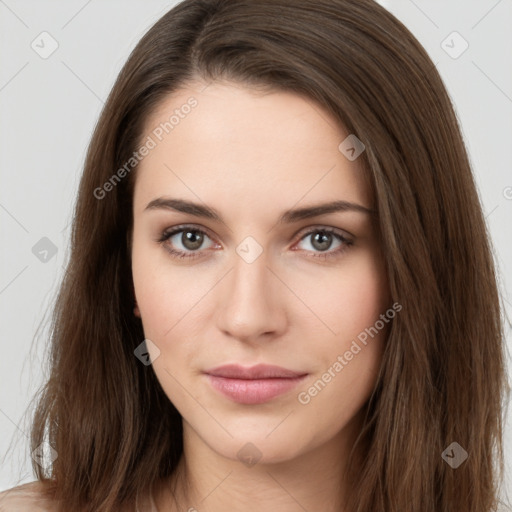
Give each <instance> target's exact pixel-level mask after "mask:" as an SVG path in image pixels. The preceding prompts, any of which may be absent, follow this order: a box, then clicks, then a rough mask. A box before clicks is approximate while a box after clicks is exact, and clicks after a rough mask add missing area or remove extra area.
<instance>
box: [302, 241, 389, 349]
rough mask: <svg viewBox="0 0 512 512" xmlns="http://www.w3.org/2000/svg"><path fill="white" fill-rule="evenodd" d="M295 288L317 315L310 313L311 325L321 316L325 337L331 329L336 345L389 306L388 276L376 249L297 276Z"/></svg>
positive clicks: (370, 322) (363, 327)
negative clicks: (307, 274) (326, 267)
mask: <svg viewBox="0 0 512 512" xmlns="http://www.w3.org/2000/svg"><path fill="white" fill-rule="evenodd" d="M301 281H302V283H301ZM295 289H296V290H299V293H298V295H299V296H301V297H305V298H306V300H305V302H306V304H307V305H308V306H309V307H310V309H311V310H312V311H313V312H314V313H315V314H316V315H317V316H315V315H309V317H310V319H311V322H312V326H313V324H314V325H316V324H318V319H320V320H321V321H322V323H323V324H324V326H326V328H328V330H325V333H326V336H328V335H329V332H328V331H330V332H331V334H333V336H332V338H333V340H334V342H335V344H336V346H337V347H338V348H339V347H340V343H342V344H343V343H345V341H348V340H351V339H352V338H353V337H356V336H357V335H358V334H359V333H360V332H361V331H363V330H364V329H365V328H367V327H369V326H371V325H373V324H374V323H375V321H376V320H377V319H378V318H379V315H380V314H382V313H384V312H385V311H386V309H387V308H388V307H389V305H390V304H389V301H390V298H389V293H388V283H387V277H386V273H385V270H384V266H383V264H382V259H381V258H380V257H379V253H378V252H377V251H370V250H364V251H363V250H361V251H358V253H357V254H355V253H354V254H353V255H352V256H351V257H350V259H349V258H347V259H346V260H345V261H344V262H341V263H340V265H339V267H338V268H336V269H334V268H333V269H329V271H328V272H324V273H323V274H322V275H319V274H318V273H316V274H312V275H310V276H308V277H307V279H304V278H303V277H300V279H297V286H296V287H295ZM317 317H318V318H317ZM300 321H301V320H300V319H297V322H300ZM302 322H304V318H303V320H302Z"/></svg>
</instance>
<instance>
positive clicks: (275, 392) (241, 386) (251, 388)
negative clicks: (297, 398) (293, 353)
mask: <svg viewBox="0 0 512 512" xmlns="http://www.w3.org/2000/svg"><path fill="white" fill-rule="evenodd" d="M204 373H206V374H207V376H208V380H209V381H210V384H211V385H212V387H213V388H215V389H216V390H217V391H220V392H221V393H222V394H223V395H225V396H227V397H228V398H231V399H232V400H234V401H235V402H238V403H241V404H261V403H264V402H268V401H269V400H271V399H272V398H275V397H276V396H279V395H282V394H283V393H286V392H287V391H290V390H291V389H292V388H294V387H295V386H296V385H297V384H298V383H299V382H301V381H302V380H303V379H304V377H305V376H306V375H307V373H303V372H294V371H292V370H287V369H286V368H281V367H279V366H272V365H266V364H259V365H256V366H252V367H250V368H245V367H243V366H240V365H236V364H228V365H224V366H218V367H216V368H212V369H211V370H206V371H205V372H204Z"/></svg>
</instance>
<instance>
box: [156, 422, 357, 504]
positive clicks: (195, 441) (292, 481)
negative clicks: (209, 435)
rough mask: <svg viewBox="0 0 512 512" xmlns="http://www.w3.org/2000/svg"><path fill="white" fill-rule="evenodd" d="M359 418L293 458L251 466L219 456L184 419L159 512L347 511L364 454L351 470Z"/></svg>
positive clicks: (161, 492)
mask: <svg viewBox="0 0 512 512" xmlns="http://www.w3.org/2000/svg"><path fill="white" fill-rule="evenodd" d="M361 418H362V416H361V414H358V415H357V416H356V417H354V418H353V419H352V421H351V422H350V423H349V424H347V425H346V427H345V428H344V429H342V430H341V431H340V432H338V433H337V434H336V435H335V436H334V437H332V438H331V439H330V440H329V441H328V442H326V443H324V444H321V445H320V446H318V447H316V448H314V449H311V450H309V451H307V452H304V453H300V454H299V455H297V456H295V457H293V458H291V459H290V460H286V461H284V462H277V463H268V464H260V463H257V464H255V465H253V466H250V467H248V466H247V465H245V464H243V463H242V462H240V461H239V460H233V459H229V458H226V457H223V456H221V455H219V454H218V453H217V452H215V451H214V450H212V449H211V448H210V447H209V446H208V445H206V444H205V443H204V442H203V440H202V439H201V438H199V437H198V436H197V434H196V433H195V432H194V431H193V430H192V429H191V428H190V426H189V425H188V424H187V423H186V422H185V421H184V429H183V433H184V435H183V443H184V449H183V455H182V457H181V460H180V463H179V465H178V467H177V469H176V471H175V472H174V474H173V476H172V478H171V481H170V482H167V483H166V484H165V487H162V488H161V491H159V493H158V494H157V496H156V500H155V501H156V504H157V507H158V511H159V512H178V511H179V512H199V511H200V512H224V511H225V510H233V509H235V510H248V511H250V512H266V511H268V510H279V511H280V512H303V511H304V510H317V509H319V508H320V509H321V510H322V512H346V508H345V502H346V498H347V492H348V490H349V489H350V488H351V487H352V483H353V482H354V479H355V478H356V477H357V474H358V471H359V470H360V467H361V462H362V455H363V451H362V450H364V447H363V446H360V447H359V449H358V450H357V451H356V452H355V455H354V457H353V459H352V465H351V466H350V467H349V465H348V462H347V459H348V456H349V453H350V451H351V449H352V447H353V446H354V443H355V440H356V438H357V435H358V434H359V432H360V430H361V424H362V423H361ZM169 484H170V485H169ZM173 486H174V489H175V492H174V496H173V494H172V493H171V491H170V487H173Z"/></svg>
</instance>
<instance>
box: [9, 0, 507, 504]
mask: <svg viewBox="0 0 512 512" xmlns="http://www.w3.org/2000/svg"><path fill="white" fill-rule="evenodd" d="M51 355H52V368H51V375H50V378H49V380H48V382H47V384H46V386H45V388H44V389H43V392H42V393H41V396H40V399H39V402H38V407H37V410H36V411H35V414H34V419H33V430H32V449H33V450H34V449H37V448H38V447H40V446H41V445H42V444H43V443H44V442H45V441H48V443H49V445H50V446H51V448H52V449H53V450H55V454H56V458H55V459H54V460H53V461H52V462H51V463H50V462H48V463H47V464H46V463H42V464H41V465H39V464H36V463H34V470H35V472H36V475H37V479H38V480H37V482H35V483H32V484H28V485H26V486H22V488H18V489H13V490H10V491H7V492H6V493H4V494H3V496H2V498H3V501H0V506H1V507H3V510H5V511H9V510H22V509H23V510H25V509H26V510H33V509H34V506H35V504H36V503H39V505H38V506H40V507H41V508H42V509H43V510H59V511H60V510H62V511H64V510H76V511H78V510H80V511H81V510H83V511H91V512H92V511H95V512H107V511H117V510H123V511H125V510H140V511H142V510H158V511H159V512H171V511H172V512H174V511H178V510H180V511H186V510H188V511H189V512H191V511H194V510H198V511H207V512H217V511H220V510H226V509H229V510H251V511H254V512H259V511H263V510H269V509H271V510H279V511H280V512H291V511H298V510H314V509H316V510H322V511H327V512H335V511H336V512H340V511H343V512H362V511H365V512H368V511H382V512H384V511H386V512H387V511H389V512H391V511H406V510H407V511H410V510H414V511H418V512H419V511H421V512H427V511H428V512H434V511H436V512H439V511H447V510H451V511H465V512H477V511H478V512H484V511H485V512H489V511H491V510H495V509H496V506H497V504H498V499H497V493H498V489H497V482H498V479H497V478H498V476H499V475H500V471H501V470H502V463H503V454H502V417H501V408H502V404H503V401H504V400H505V397H506V394H507V393H508V389H509V388H508V383H507V380H506V375H505V370H504V355H503V333H502V320H501V317H500V309H499V298H498V292H497V287H496V278H495V274H494V269H493V261H492V256H491V252H490V244H489V240H488V236H487V232H486V228H485V223H484V219H483V215H482V210H481V207H480V203H479V198H478V195H477V192H476V189H475V183H474V180H473V177H472V174H471V168H470V164H469V161H468V157H467V152H466V149H465V147H464V144H463V141H462V137H461V134H460V130H459V126H458V124H457V120H456V117H455V114H454V111H453V107H452V104H451V102H450V100H449V97H448V95H447V93H446V90H445V88H444V85H443V83H442V81H441V79H440V77H439V74H438V73H437V70H436V69H435V66H434V65H433V63H432V61H431V60H430V59H429V57H428V55H427V54H426V52H425V51H424V49H423V48H422V47H421V45H420V44H419V43H418V41H417V40H416V39H415V38H414V37H413V35H412V34H411V33H410V32H409V31H408V30H407V29H406V28H405V27H404V26H403V25H402V24H401V23H400V22H399V21H398V20H397V19H396V18H394V17H393V16H392V15H391V14H390V13H388V12H387V11H386V10H385V9H383V8H382V7H380V6H379V5H378V4H376V3H374V2H373V1H371V0H320V1H315V2H312V1H306V0H298V1H294V2H287V1H285V0H272V1H269V0H256V1H254V0H251V1H250V2H249V1H243V0H232V1H229V2H228V1H221V0H187V1H184V2H182V3H180V4H179V5H178V6H176V7H175V8H173V9H172V10H171V11H169V12H168V13H167V14H166V15H165V16H163V17H162V18H161V19H160V20H159V21H158V22H157V23H156V24H155V25H154V26H153V27H152V28H151V30H149V32H148V33H147V34H146V35H145V36H144V37H143V39H142V40H141V41H140V43H139V44H138V45H137V47H136V48H135V50H134V51H133V52H132V54H131V55H130V58H129V60H128V62H127V63H126V65H125V66H124V68H123V70H122V71H121V73H120V75H119V77H118V80H117V82H116V84H115V86H114V88H113V90H112V92H111V94H110V96H109V98H108V101H107V103H106V105H105V108H104V111H103V113H102V115H101V118H100V120H99V123H98V125H97V127H96V130H95V133H94V135H93V138H92V141H91V144H90V148H89V151H88V154H87V159H86V162H85V169H84V173H83V177H82V180H81V183H80V189H79V195H78V200H77V203H76V211H75V217H74V224H73V234H72V253H71V257H70V261H69V265H68V269H67V272H66V275H65V277H64V280H63V283H62V286H61V291H60V295H59V298H58V302H57V304H56V308H55V314H54V322H53V338H52V351H51ZM47 433H48V436H46V434H47ZM52 458H53V457H52ZM496 461H498V463H496ZM31 507H32V508H31Z"/></svg>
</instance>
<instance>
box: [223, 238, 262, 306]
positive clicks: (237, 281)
mask: <svg viewBox="0 0 512 512" xmlns="http://www.w3.org/2000/svg"><path fill="white" fill-rule="evenodd" d="M268 264H269V261H268V258H267V251H265V250H264V249H263V247H262V246H261V245H260V244H259V243H258V242H256V240H255V239H254V238H252V237H247V238H246V239H244V240H243V241H242V242H241V243H240V244H239V245H238V246H237V248H236V255H235V256H234V261H233V267H234V268H233V275H232V276H231V280H232V295H233V296H234V297H235V296H236V297H237V298H238V299H239V300H242V301H246V300H247V301H248V302H252V303H253V306H254V307H256V306H257V304H256V302H259V301H263V302H265V303H268V301H267V298H268V297H267V295H268V293H269V291H270V289H269V287H271V286H272V285H271V283H270V282H269V280H270V279H269V278H270V277H272V273H271V272H270V271H269V270H268V268H267V265H268Z"/></svg>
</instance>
